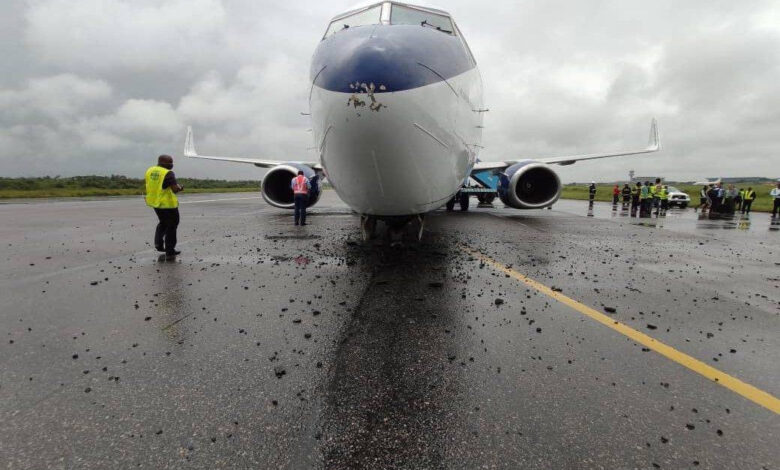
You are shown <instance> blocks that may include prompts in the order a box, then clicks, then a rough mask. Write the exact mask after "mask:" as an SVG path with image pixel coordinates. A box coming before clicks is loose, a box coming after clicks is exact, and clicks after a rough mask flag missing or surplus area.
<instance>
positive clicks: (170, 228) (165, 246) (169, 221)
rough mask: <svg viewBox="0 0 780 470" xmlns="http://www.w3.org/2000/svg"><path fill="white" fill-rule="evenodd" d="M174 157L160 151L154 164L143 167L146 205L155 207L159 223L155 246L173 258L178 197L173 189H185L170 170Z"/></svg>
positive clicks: (155, 233)
mask: <svg viewBox="0 0 780 470" xmlns="http://www.w3.org/2000/svg"><path fill="white" fill-rule="evenodd" d="M172 170H173V157H171V156H170V155H160V156H159V157H157V165H155V166H152V167H149V169H147V170H146V175H145V177H144V180H145V182H146V205H148V206H149V207H151V208H153V209H154V212H155V214H157V219H158V221H159V222H158V224H157V228H156V229H155V231H154V247H155V249H157V251H161V252H164V253H165V257H166V258H167V259H174V258H175V257H176V255H178V254H179V253H180V252H179V251H176V241H177V240H176V229H177V228H178V227H179V201H178V199H177V198H176V193H178V192H181V191H182V190H184V187H183V186H181V185H180V184H179V183H178V181H176V175H175V174H174V173H173V171H172Z"/></svg>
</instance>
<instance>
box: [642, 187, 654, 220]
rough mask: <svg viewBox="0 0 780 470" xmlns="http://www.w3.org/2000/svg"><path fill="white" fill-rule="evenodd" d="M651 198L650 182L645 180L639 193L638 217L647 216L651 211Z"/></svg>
mask: <svg viewBox="0 0 780 470" xmlns="http://www.w3.org/2000/svg"><path fill="white" fill-rule="evenodd" d="M652 204H653V198H652V196H650V182H649V181H645V184H644V185H642V189H641V192H640V193H639V217H648V216H649V215H650V212H652Z"/></svg>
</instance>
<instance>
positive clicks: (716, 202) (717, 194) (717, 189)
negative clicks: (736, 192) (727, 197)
mask: <svg viewBox="0 0 780 470" xmlns="http://www.w3.org/2000/svg"><path fill="white" fill-rule="evenodd" d="M723 193H724V190H723V185H722V184H721V183H717V184H716V185H715V186H714V187H713V188H712V189H711V190H710V192H709V196H710V214H711V213H713V212H715V213H719V212H720V211H722V210H723V208H722V203H723Z"/></svg>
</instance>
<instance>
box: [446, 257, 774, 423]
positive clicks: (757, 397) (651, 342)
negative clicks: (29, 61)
mask: <svg viewBox="0 0 780 470" xmlns="http://www.w3.org/2000/svg"><path fill="white" fill-rule="evenodd" d="M461 250H462V251H463V252H465V253H468V254H469V255H472V256H474V257H476V258H478V259H479V260H481V261H482V262H484V263H485V264H488V265H490V266H492V267H493V268H494V269H496V270H497V271H501V272H503V273H504V274H507V275H508V276H510V277H512V278H513V279H516V280H518V281H520V282H522V283H523V284H525V285H527V286H528V287H531V288H533V289H535V290H537V291H539V292H541V293H542V294H544V295H546V296H548V297H550V298H552V299H555V300H557V301H558V302H561V303H562V304H564V305H567V306H569V307H571V308H573V309H574V310H577V311H578V312H580V313H582V314H583V315H586V316H588V317H590V318H592V319H593V320H596V321H597V322H599V323H601V324H602V325H604V326H607V327H609V328H611V329H613V330H615V331H617V332H618V333H620V334H622V335H624V336H627V337H628V338H630V339H632V340H633V341H636V342H637V343H639V344H642V345H644V346H646V347H648V348H649V349H651V350H653V351H655V352H657V353H658V354H660V355H662V356H664V357H666V358H667V359H671V360H672V361H674V362H676V363H678V364H680V365H681V366H683V367H687V368H688V369H690V370H692V371H693V372H696V373H697V374H699V375H701V376H703V377H705V378H707V379H709V380H712V381H714V382H715V383H717V384H719V385H722V386H723V387H726V388H727V389H729V390H731V391H732V392H735V393H737V394H739V395H741V396H743V397H744V398H747V399H748V400H750V401H752V402H753V403H756V404H758V405H761V406H763V407H764V408H766V409H768V410H770V411H773V412H775V413H776V414H780V399H777V398H776V397H775V396H773V395H772V394H770V393H767V392H765V391H763V390H761V389H759V388H756V387H754V386H753V385H750V384H748V383H745V382H743V381H741V380H739V379H737V378H736V377H732V376H730V375H729V374H726V373H725V372H721V371H720V370H718V369H716V368H714V367H712V366H709V365H707V364H705V363H703V362H702V361H700V360H698V359H696V358H694V357H691V356H689V355H687V354H685V353H683V352H680V351H678V350H676V349H674V348H673V347H671V346H669V345H667V344H664V343H662V342H660V341H658V340H656V339H655V338H653V337H651V336H648V335H646V334H644V333H642V332H640V331H637V330H635V329H633V328H631V327H630V326H628V325H626V324H624V323H621V322H619V321H617V320H614V319H612V318H610V317H609V316H607V315H605V314H603V313H601V312H599V311H597V310H594V309H593V308H591V307H588V306H587V305H585V304H582V303H580V302H578V301H576V300H574V299H572V298H571V297H568V296H566V295H563V294H561V293H560V292H556V291H554V290H552V289H551V288H549V287H547V286H546V285H544V284H542V283H540V282H538V281H536V280H534V279H531V278H530V277H528V276H526V275H524V274H521V273H519V272H517V271H515V270H514V269H511V268H507V267H506V266H504V265H502V264H501V263H499V262H498V261H496V260H494V259H493V258H491V257H489V256H487V255H484V254H482V253H480V252H478V251H476V250H474V249H472V248H471V247H468V246H466V245H461Z"/></svg>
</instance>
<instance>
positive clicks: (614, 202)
mask: <svg viewBox="0 0 780 470" xmlns="http://www.w3.org/2000/svg"><path fill="white" fill-rule="evenodd" d="M618 197H619V196H618V195H617V194H613V195H612V205H615V206H616V205H617V203H618Z"/></svg>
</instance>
